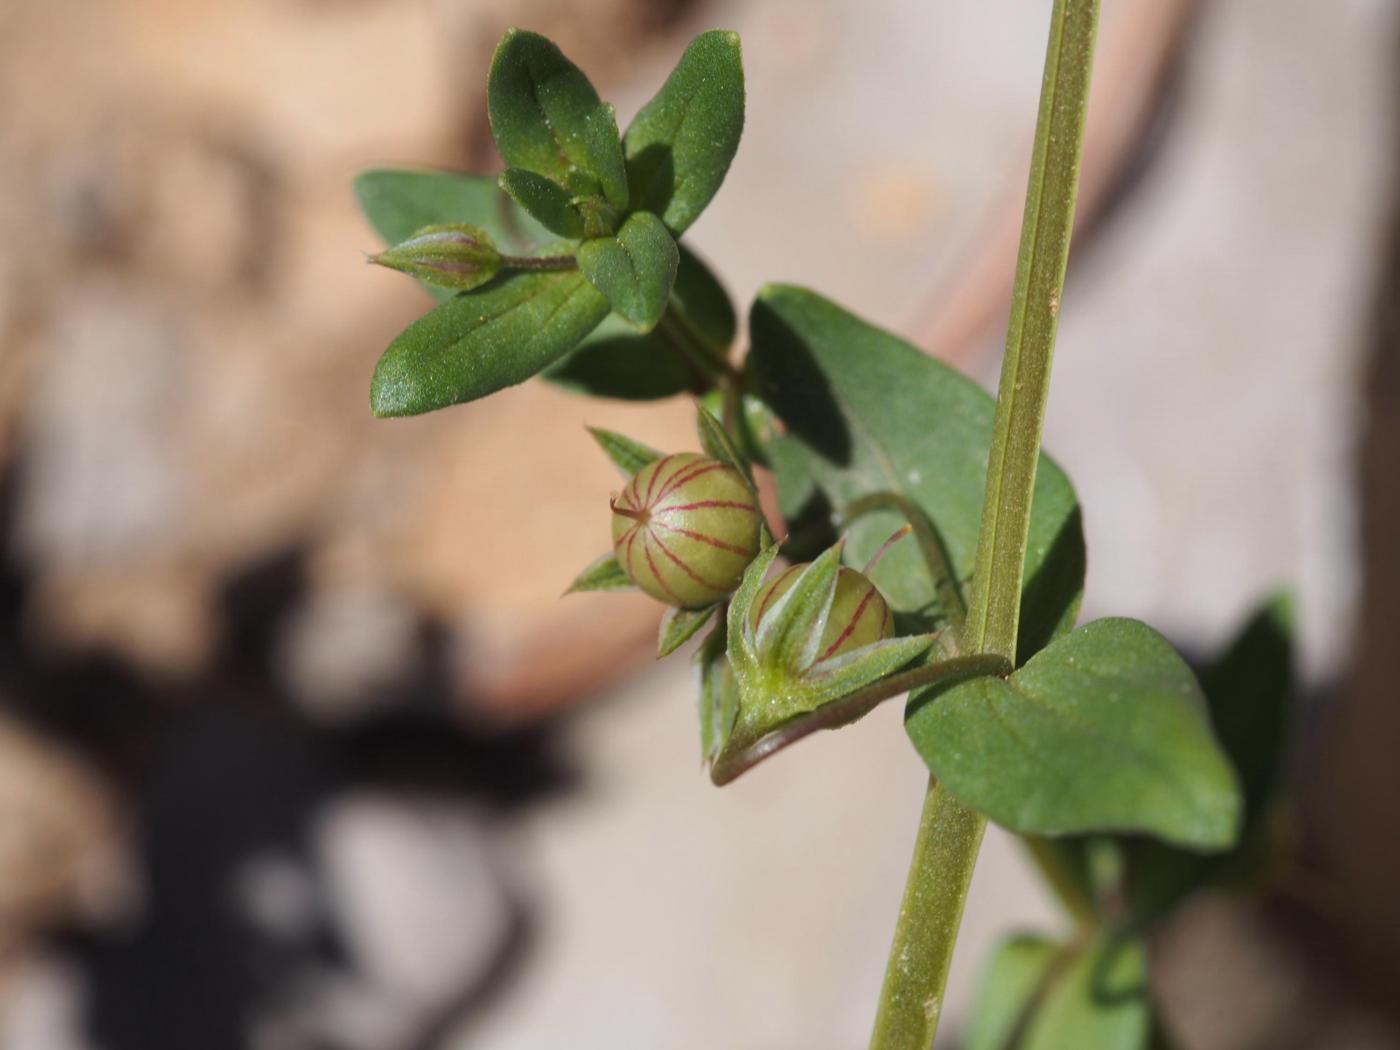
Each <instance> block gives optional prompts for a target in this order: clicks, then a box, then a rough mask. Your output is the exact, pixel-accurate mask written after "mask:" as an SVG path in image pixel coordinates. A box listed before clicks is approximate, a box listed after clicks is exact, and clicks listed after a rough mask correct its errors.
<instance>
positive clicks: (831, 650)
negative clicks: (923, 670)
mask: <svg viewBox="0 0 1400 1050" xmlns="http://www.w3.org/2000/svg"><path fill="white" fill-rule="evenodd" d="M806 567H807V563H806V562H803V563H801V564H799V565H791V566H789V567H788V568H786V569H784V570H783V571H782V572H780V573H779V574H778V575H777V576H774V577H773V578H772V579H771V580H769V581H768V582H767V583H765V584H764V585H763V587H762V588H760V589H759V592H758V594H757V595H756V596H755V597H754V602H753V606H752V608H751V609H750V610H749V622H750V623H751V624H752V625H753V629H754V630H755V631H757V630H758V622H759V621H760V620H761V619H763V614H764V613H766V612H767V611H768V610H769V609H771V608H772V607H773V605H774V603H775V602H777V600H778V599H779V598H781V597H782V596H783V595H784V594H786V593H787V592H788V589H789V588H790V587H792V585H793V584H794V583H796V582H797V577H798V576H799V575H800V574H801V572H802V570H803V569H805V568H806ZM893 636H894V618H893V617H892V616H891V615H890V607H889V604H888V603H887V602H886V601H885V598H884V595H882V594H881V593H880V590H879V588H878V587H876V586H875V585H874V584H873V583H871V582H870V581H869V580H868V579H867V578H866V577H865V576H864V575H863V574H861V573H859V572H856V570H855V569H847V568H845V567H844V566H843V567H842V569H841V571H840V572H839V573H838V574H837V576H836V595H835V597H834V598H833V599H832V601H831V612H830V614H829V615H828V616H827V620H826V628H825V630H823V631H822V637H821V641H820V642H819V643H818V646H819V648H818V649H817V661H818V662H820V661H822V660H830V659H831V658H832V657H833V656H840V655H841V654H842V653H848V652H850V651H851V650H853V649H859V648H861V647H862V646H866V645H870V644H871V643H873V642H878V641H882V640H883V639H885V638H891V637H893Z"/></svg>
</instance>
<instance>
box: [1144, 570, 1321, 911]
mask: <svg viewBox="0 0 1400 1050" xmlns="http://www.w3.org/2000/svg"><path fill="white" fill-rule="evenodd" d="M1292 619H1293V617H1292V609H1291V601H1290V599H1289V598H1288V596H1287V595H1278V596H1275V597H1274V598H1272V599H1270V600H1269V601H1268V602H1266V603H1265V604H1264V605H1263V606H1261V607H1260V608H1259V609H1258V610H1257V611H1256V612H1255V613H1254V615H1253V616H1251V617H1250V619H1249V621H1248V622H1247V623H1246V624H1245V626H1244V628H1243V629H1242V630H1241V631H1240V633H1239V634H1238V635H1237V636H1236V637H1235V639H1234V640H1233V641H1232V642H1231V643H1230V645H1229V646H1227V647H1226V649H1225V650H1224V652H1222V653H1221V654H1220V656H1219V657H1218V658H1217V659H1216V661H1215V662H1214V663H1213V664H1212V665H1211V666H1210V667H1208V668H1207V669H1206V671H1205V673H1204V674H1202V676H1201V686H1202V688H1203V689H1204V690H1205V695H1206V700H1207V703H1208V704H1209V706H1210V713H1211V721H1212V722H1213V723H1214V726H1215V732H1216V735H1217V736H1218V737H1219V738H1220V743H1221V745H1222V746H1223V747H1224V749H1225V753H1226V754H1227V755H1228V756H1229V758H1230V762H1231V764H1232V765H1233V766H1234V768H1235V770H1236V772H1237V773H1238V774H1239V777H1240V784H1241V787H1242V788H1243V792H1244V809H1245V819H1244V830H1243V832H1242V834H1241V836H1240V842H1239V844H1238V845H1237V846H1236V848H1235V849H1233V850H1231V851H1230V852H1229V853H1226V854H1223V855H1220V856H1211V857H1203V856H1201V855H1199V854H1196V853H1189V852H1187V851H1185V850H1180V849H1174V848H1172V847H1170V846H1167V845H1164V844H1163V843H1160V842H1154V841H1152V840H1149V839H1138V838H1131V839H1124V840H1123V841H1122V843H1121V847H1122V850H1123V863H1124V866H1125V868H1126V876H1125V879H1124V889H1123V895H1124V897H1125V898H1126V904H1127V910H1128V912H1129V913H1130V914H1131V915H1132V916H1133V918H1134V920H1135V921H1136V922H1138V923H1141V924H1145V923H1150V922H1152V921H1153V920H1155V919H1157V918H1159V917H1161V916H1163V915H1165V914H1166V913H1167V912H1168V911H1170V910H1171V909H1172V908H1174V907H1175V906H1176V905H1177V904H1178V903H1180V901H1181V900H1182V899H1183V898H1185V897H1186V896H1187V895H1188V894H1190V893H1191V892H1193V891H1195V890H1197V889H1199V888H1201V887H1204V886H1207V885H1211V884H1217V883H1230V882H1238V881H1244V880H1248V879H1249V878H1250V877H1252V876H1253V875H1255V874H1256V869H1257V868H1258V867H1259V866H1260V864H1261V863H1262V862H1263V860H1264V859H1265V858H1266V857H1267V856H1268V854H1269V852H1270V846H1271V843H1270V841H1269V839H1270V833H1271V824H1270V821H1269V815H1270V813H1271V811H1272V809H1273V807H1274V805H1275V803H1276V801H1277V798H1276V796H1277V794H1278V790H1279V786H1280V784H1281V783H1282V782H1283V774H1284V771H1285V769H1286V766H1287V758H1288V751H1289V748H1288V739H1289V725H1290V722H1291V720H1292V719H1291V716H1292V709H1293V708H1292V705H1293V699H1294V677H1293V638H1292V631H1293V624H1292Z"/></svg>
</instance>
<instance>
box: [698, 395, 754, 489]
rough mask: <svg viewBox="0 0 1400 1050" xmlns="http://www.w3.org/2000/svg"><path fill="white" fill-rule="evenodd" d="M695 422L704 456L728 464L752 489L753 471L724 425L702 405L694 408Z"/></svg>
mask: <svg viewBox="0 0 1400 1050" xmlns="http://www.w3.org/2000/svg"><path fill="white" fill-rule="evenodd" d="M695 422H696V428H695V429H696V431H697V432H698V434H699V437H700V447H701V448H703V449H704V450H705V454H706V455H707V456H709V457H710V458H711V459H717V460H719V461H720V462H721V463H728V464H729V465H730V466H731V467H733V468H734V469H735V470H737V471H738V472H739V473H740V474H742V475H743V476H744V478H745V480H747V481H748V483H749V488H753V487H754V481H753V469H752V468H751V467H750V466H749V461H748V459H747V458H746V457H745V456H744V454H743V453H742V452H740V451H739V448H738V446H737V445H735V444H734V439H733V438H732V437H730V436H729V431H727V430H725V429H724V424H723V423H721V422H720V421H719V420H718V419H716V418H715V417H714V416H713V415H712V414H711V412H710V410H709V409H708V408H706V407H705V406H704V405H697V406H696V409H695Z"/></svg>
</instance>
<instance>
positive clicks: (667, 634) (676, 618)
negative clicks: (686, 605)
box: [656, 605, 719, 660]
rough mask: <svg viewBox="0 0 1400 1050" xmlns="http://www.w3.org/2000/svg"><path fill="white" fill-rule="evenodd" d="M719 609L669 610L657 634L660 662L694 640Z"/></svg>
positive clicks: (713, 607)
mask: <svg viewBox="0 0 1400 1050" xmlns="http://www.w3.org/2000/svg"><path fill="white" fill-rule="evenodd" d="M717 608H719V606H718V605H711V606H709V607H708V608H704V609H678V608H676V607H675V606H671V607H669V608H667V610H666V615H664V616H663V617H661V628H660V630H659V632H658V633H657V638H656V658H657V659H658V660H659V659H661V657H663V656H670V655H671V654H672V653H674V652H675V651H676V650H677V649H679V648H680V647H681V646H683V645H684V644H685V643H686V642H688V641H690V639H692V638H694V637H695V635H696V634H697V633H698V632H699V630H700V628H702V627H704V626H705V624H707V623H709V622H710V618H711V617H712V616H714V614H715V610H716V609H717Z"/></svg>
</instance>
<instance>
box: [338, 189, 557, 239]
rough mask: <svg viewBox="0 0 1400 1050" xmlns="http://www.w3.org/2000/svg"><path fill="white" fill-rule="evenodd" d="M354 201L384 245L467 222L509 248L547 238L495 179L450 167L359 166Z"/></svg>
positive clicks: (544, 232)
mask: <svg viewBox="0 0 1400 1050" xmlns="http://www.w3.org/2000/svg"><path fill="white" fill-rule="evenodd" d="M354 191H355V200H356V202H357V203H358V204H359V205H360V210H361V211H362V212H364V214H365V218H367V219H368V220H369V222H370V225H371V226H373V227H374V231H375V232H376V233H377V234H379V236H380V237H382V238H383V239H384V243H385V244H398V243H399V242H400V241H406V240H408V238H410V237H412V236H413V235H414V233H416V232H417V231H419V230H421V229H423V227H425V226H441V225H448V224H453V223H462V222H466V223H471V224H472V225H474V226H480V227H481V228H482V229H483V230H485V231H486V232H487V233H488V234H490V236H491V239H492V240H494V241H495V242H496V243H497V244H499V245H501V246H502V247H504V248H508V249H509V250H511V251H515V252H523V251H529V250H531V249H533V248H537V247H539V246H540V245H541V244H543V243H544V242H545V241H546V240H548V239H549V233H548V231H546V230H544V229H543V228H542V227H540V225H539V224H538V223H536V222H535V221H534V219H532V218H530V216H529V215H527V214H526V213H525V212H524V211H523V210H521V209H520V208H519V207H518V206H517V205H516V204H515V202H513V201H512V200H511V199H510V198H509V197H507V196H506V195H505V194H504V193H502V192H501V188H500V186H499V185H497V183H496V180H495V178H493V177H490V176H486V175H461V174H458V173H457V172H450V171H393V170H387V169H385V170H374V171H362V172H360V174H358V175H356V176H355V183H354Z"/></svg>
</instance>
